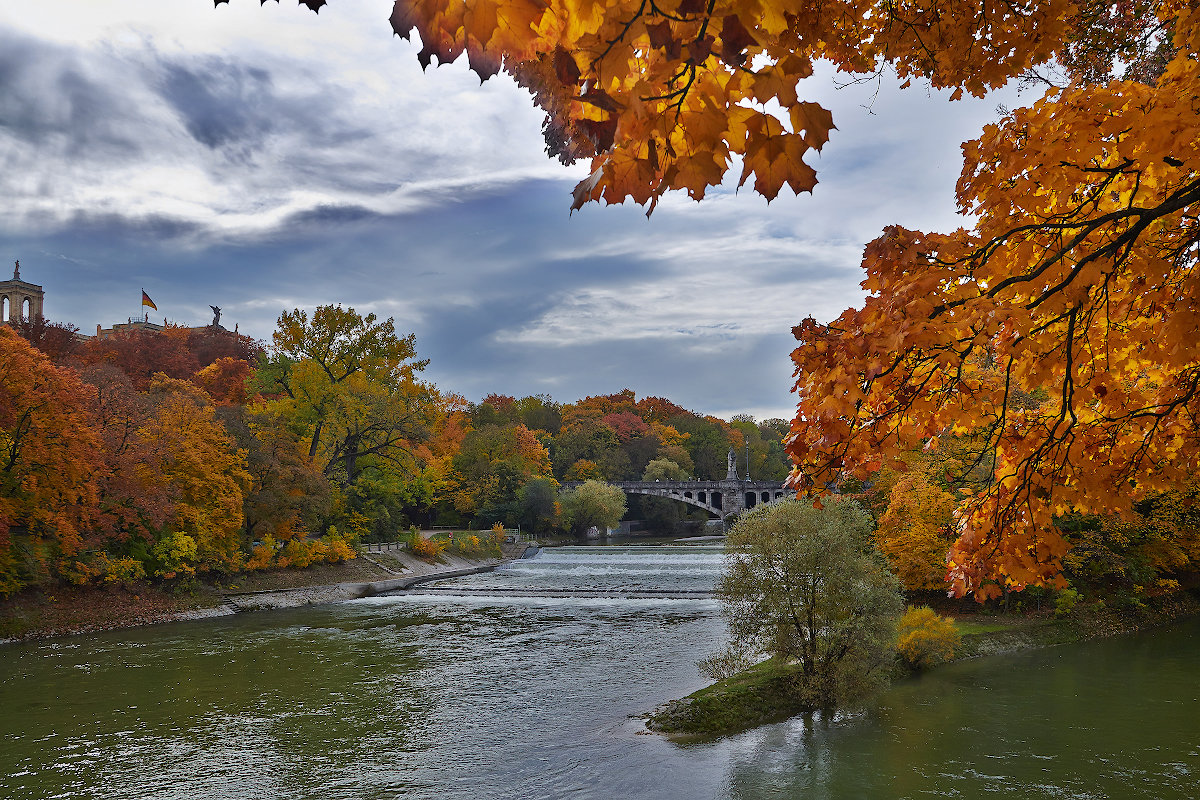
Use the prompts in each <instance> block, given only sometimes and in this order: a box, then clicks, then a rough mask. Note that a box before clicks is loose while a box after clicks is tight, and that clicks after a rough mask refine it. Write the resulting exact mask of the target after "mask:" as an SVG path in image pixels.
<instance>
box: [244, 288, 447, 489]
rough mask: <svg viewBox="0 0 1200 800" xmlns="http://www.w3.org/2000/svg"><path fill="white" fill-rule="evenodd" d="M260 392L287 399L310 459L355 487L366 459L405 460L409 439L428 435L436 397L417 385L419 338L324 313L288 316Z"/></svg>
mask: <svg viewBox="0 0 1200 800" xmlns="http://www.w3.org/2000/svg"><path fill="white" fill-rule="evenodd" d="M272 341H273V345H274V347H273V353H272V354H271V356H270V357H269V358H266V359H264V360H263V362H262V364H261V368H260V369H259V372H258V375H257V376H256V386H257V387H258V388H261V389H263V390H264V391H271V390H274V391H277V392H282V394H283V395H285V396H286V398H287V402H288V403H289V404H290V406H291V408H292V411H293V413H295V414H296V415H297V418H298V419H301V420H303V421H305V422H306V423H307V424H308V426H309V431H310V434H309V445H308V458H309V459H310V460H311V461H313V462H314V463H316V464H318V465H319V466H320V467H321V469H322V471H323V472H324V473H325V474H326V475H329V476H337V477H338V478H339V479H340V480H342V481H345V482H346V483H349V484H353V483H354V482H355V481H356V480H357V479H358V477H359V474H360V472H361V467H362V462H363V459H365V458H367V457H374V458H375V459H379V460H383V461H392V462H397V461H403V460H405V459H407V458H409V457H410V456H411V450H412V447H411V440H412V439H414V438H418V437H424V436H426V435H427V434H428V425H429V424H430V422H431V420H432V417H433V415H434V413H435V406H436V398H435V395H434V393H433V391H432V390H431V389H430V388H429V387H427V386H425V385H424V384H422V383H420V382H419V381H417V379H416V375H417V373H418V372H420V371H421V370H423V369H424V368H425V366H426V364H428V361H422V360H417V359H416V338H415V337H414V336H413V335H412V334H409V335H408V336H404V337H400V336H397V334H396V327H395V321H394V320H392V319H391V318H390V317H389V318H388V319H386V320H383V321H378V319H377V317H376V316H375V315H374V314H367V315H366V316H362V315H360V314H359V313H358V312H356V311H355V310H354V309H353V308H346V309H343V308H342V307H341V306H319V307H318V308H317V309H316V311H315V312H313V314H312V316H311V317H310V316H309V314H308V312H307V311H302V310H300V309H296V310H294V311H285V312H284V313H283V314H282V315H281V316H280V317H279V321H278V327H277V328H276V330H275V332H274V334H273V335H272Z"/></svg>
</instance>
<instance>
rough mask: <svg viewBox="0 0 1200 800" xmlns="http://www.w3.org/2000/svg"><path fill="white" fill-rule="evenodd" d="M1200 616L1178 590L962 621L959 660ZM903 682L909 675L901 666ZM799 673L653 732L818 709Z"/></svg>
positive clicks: (706, 704) (697, 736) (673, 719)
mask: <svg viewBox="0 0 1200 800" xmlns="http://www.w3.org/2000/svg"><path fill="white" fill-rule="evenodd" d="M1197 615H1200V598H1198V597H1197V595H1196V594H1194V593H1190V592H1179V593H1177V594H1175V595H1171V596H1170V597H1168V598H1166V599H1159V600H1158V601H1157V602H1156V603H1155V604H1154V605H1153V606H1146V607H1144V608H1141V609H1136V610H1129V611H1113V610H1110V609H1104V608H1099V609H1097V608H1094V607H1093V608H1087V609H1082V610H1080V612H1079V613H1077V614H1075V615H1072V616H1070V617H1066V618H1056V617H1053V616H1010V615H1001V614H995V615H986V614H975V615H970V616H969V617H961V618H959V619H958V620H957V621H956V622H957V624H958V625H959V629H960V630H961V631H962V642H961V644H960V646H959V647H958V649H957V651H956V652H955V657H954V658H953V659H952V661H963V660H966V659H971V658H982V657H986V656H993V655H1000V654H1003V653H1014V652H1019V651H1023V650H1033V649H1038V648H1043V647H1055V646H1058V645H1064V644H1074V643H1077V642H1082V641H1086V640H1088V639H1098V638H1104V637H1109V636H1119V635H1123V634H1127V633H1133V632H1135V631H1138V630H1145V629H1148V628H1154V627H1158V626H1161V625H1166V624H1168V623H1171V622H1174V621H1175V620H1178V619H1183V618H1185V617H1190V616H1197ZM898 672H899V676H898V679H900V680H903V679H904V678H905V677H907V675H908V673H905V672H904V671H903V670H902V669H900V668H898ZM797 678H798V668H797V667H796V666H795V665H791V664H785V663H783V662H781V661H779V660H777V659H768V660H767V661H764V662H761V663H759V664H756V665H755V666H753V667H751V668H750V669H747V670H744V671H742V672H739V673H738V674H736V675H733V676H732V677H729V678H726V679H724V680H720V681H717V682H716V683H713V684H711V685H709V686H706V687H704V688H703V689H700V690H698V691H696V692H693V693H692V694H690V695H688V696H687V697H684V698H681V699H679V700H671V701H669V702H667V703H664V704H663V705H661V706H659V707H658V708H656V709H655V710H654V711H653V712H651V713H650V714H648V715H646V717H645V722H646V727H647V729H649V730H651V731H654V732H655V733H662V734H665V735H667V736H668V737H669V738H672V739H680V740H707V739H715V738H717V737H720V736H728V735H731V734H735V733H740V732H742V731H745V730H749V729H750V728H755V727H758V726H760V725H766V724H769V723H772V722H780V721H782V720H785V719H787V718H788V717H792V716H795V715H796V714H800V713H803V712H805V711H812V710H814V709H813V708H811V707H807V706H806V705H805V704H804V703H803V701H802V700H801V699H799V698H798V697H797V695H796V693H795V691H794V689H793V687H794V686H795V684H796V681H797Z"/></svg>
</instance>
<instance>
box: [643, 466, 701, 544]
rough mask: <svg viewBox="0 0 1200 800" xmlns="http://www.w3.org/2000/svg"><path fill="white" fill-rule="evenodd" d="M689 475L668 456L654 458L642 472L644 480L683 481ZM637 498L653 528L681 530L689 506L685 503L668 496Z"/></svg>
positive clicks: (648, 523)
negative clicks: (667, 457)
mask: <svg viewBox="0 0 1200 800" xmlns="http://www.w3.org/2000/svg"><path fill="white" fill-rule="evenodd" d="M687 477H688V476H687V473H685V472H684V471H683V468H682V467H680V466H679V465H678V464H676V463H675V462H674V461H671V460H670V459H666V458H656V459H654V460H653V461H651V462H650V463H649V464H647V465H646V471H645V473H643V474H642V480H644V481H681V480H685V479H686V478H687ZM637 500H638V501H639V503H640V505H641V511H642V517H643V518H644V519H645V520H646V524H647V525H648V526H649V528H650V529H651V530H656V531H664V532H666V533H678V532H679V531H680V530H681V528H682V523H683V521H684V520H685V519H686V518H687V512H686V509H687V508H688V507H687V506H685V505H684V504H683V503H681V502H679V501H678V500H671V499H670V498H667V497H653V496H647V495H639V496H638V497H637ZM635 511H636V509H635ZM701 513H703V512H701ZM705 516H707V515H705Z"/></svg>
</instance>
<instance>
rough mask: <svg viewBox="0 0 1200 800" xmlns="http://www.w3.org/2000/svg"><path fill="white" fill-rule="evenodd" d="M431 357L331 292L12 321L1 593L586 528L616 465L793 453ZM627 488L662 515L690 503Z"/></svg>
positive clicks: (770, 437) (1, 394) (677, 526)
mask: <svg viewBox="0 0 1200 800" xmlns="http://www.w3.org/2000/svg"><path fill="white" fill-rule="evenodd" d="M426 364H427V362H426V361H425V360H422V359H419V358H418V357H417V352H416V341H415V337H414V336H413V335H411V334H408V335H403V334H400V333H398V332H397V331H396V327H395V322H394V320H392V319H390V318H389V319H386V320H379V319H377V318H376V316H375V315H373V314H367V315H362V314H359V313H358V312H356V311H355V310H354V309H352V308H342V307H340V306H321V307H318V308H316V309H315V310H312V311H306V310H300V309H297V310H293V311H290V312H285V313H283V314H282V315H281V316H280V317H279V320H278V324H277V327H276V329H275V331H274V332H273V334H272V337H271V341H270V343H263V342H258V341H255V340H254V339H251V338H250V337H247V336H244V335H239V334H236V333H231V332H229V331H226V330H224V329H222V328H219V327H216V326H210V327H207V328H198V329H197V328H185V327H177V326H167V327H165V328H164V329H162V330H152V329H148V328H146V329H131V330H127V331H118V332H116V333H114V334H113V335H112V336H110V337H107V338H103V339H101V338H91V339H88V338H84V337H80V336H78V332H77V330H76V329H74V327H73V326H70V325H66V324H61V323H52V322H48V321H46V320H44V319H40V318H37V319H33V320H17V321H15V322H14V323H13V324H12V325H9V326H0V594H10V593H12V592H14V591H17V590H19V589H21V588H23V587H25V586H28V585H31V584H38V583H44V582H49V581H56V580H66V581H70V582H73V583H88V582H106V581H107V582H113V581H128V580H137V579H142V578H149V579H160V580H179V579H187V578H189V577H191V576H194V575H196V574H202V573H227V572H236V571H240V570H253V569H263V568H268V567H284V566H306V565H308V564H311V563H314V562H320V561H340V560H345V559H348V558H351V557H352V556H353V555H354V549H353V548H354V545H355V544H356V543H357V542H360V541H384V540H393V539H396V538H399V537H401V536H403V535H404V534H405V532H406V531H408V530H409V529H410V528H411V527H414V526H416V527H428V526H434V525H437V526H451V527H472V528H479V529H484V528H491V527H493V525H494V524H495V523H497V522H499V523H501V524H502V525H505V526H509V527H516V526H518V525H521V526H523V527H524V528H525V529H527V530H531V531H533V532H535V533H539V534H541V533H549V532H554V531H561V532H575V533H580V532H582V531H584V530H586V529H587V528H589V527H591V526H593V525H599V526H604V525H615V524H616V522H617V520H619V519H620V518H621V517H622V515H623V514H625V512H626V502H625V498H624V495H623V494H622V493H621V492H620V491H619V490H613V489H611V487H607V486H604V485H603V483H602V482H603V481H614V480H640V479H650V480H653V479H656V478H658V479H671V478H684V477H695V478H699V479H720V478H723V477H725V473H726V455H727V453H728V452H729V451H730V450H731V449H732V450H734V452H735V453H736V454H737V457H738V468H739V472H741V473H742V474H743V475H744V474H745V472H746V470H747V468H748V469H749V470H750V473H751V474H752V475H753V476H754V477H755V478H759V479H774V480H781V479H782V478H783V477H784V476H785V475H786V474H787V471H788V462H787V458H786V456H785V455H784V451H783V443H782V436H783V434H784V432H785V431H786V429H787V425H786V423H785V422H784V421H783V420H768V421H765V422H762V423H757V422H755V421H754V420H753V419H752V418H750V417H748V416H739V417H735V418H733V419H732V420H730V421H726V420H722V419H718V418H716V417H711V416H704V415H700V414H696V413H693V412H691V411H688V410H686V409H684V408H682V407H680V406H678V405H676V404H674V403H672V402H671V401H669V400H666V399H664V398H659V397H645V398H641V399H638V398H637V397H636V395H635V394H634V393H633V392H632V391H629V390H625V391H622V392H618V393H615V394H611V395H603V396H597V397H588V398H585V399H583V400H580V401H578V402H576V403H568V404H562V403H557V402H555V401H554V400H553V399H552V398H550V397H549V396H546V395H537V396H530V397H523V398H515V397H509V396H503V395H496V394H493V395H488V396H487V397H485V398H483V400H481V401H480V402H478V403H469V402H467V401H466V400H465V399H464V398H462V397H460V396H458V395H456V394H454V393H452V392H448V391H444V390H441V389H439V388H438V387H436V386H435V385H433V384H432V383H430V382H428V381H424V380H422V378H421V373H422V371H423V369H424V368H425V366H426ZM562 481H585V483H584V484H583V485H582V486H580V487H578V488H576V489H573V490H571V491H563V490H562V489H561V487H560V482H562ZM633 504H634V505H633V508H632V509H631V513H632V514H634V515H637V516H640V517H642V518H645V519H646V520H647V521H648V524H650V525H652V526H656V527H658V528H659V529H661V530H664V531H667V532H676V531H679V530H682V529H683V526H684V525H685V524H686V523H687V522H688V513H687V512H686V511H684V510H682V509H681V508H680V504H678V503H675V502H673V501H669V500H665V499H662V498H648V497H647V498H640V497H639V498H635V499H634V500H633ZM694 513H695V514H698V515H699V516H700V517H703V512H694Z"/></svg>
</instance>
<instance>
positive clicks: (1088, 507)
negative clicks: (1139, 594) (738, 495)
mask: <svg viewBox="0 0 1200 800" xmlns="http://www.w3.org/2000/svg"><path fill="white" fill-rule="evenodd" d="M1157 14H1158V18H1159V21H1160V22H1161V23H1162V26H1163V27H1164V28H1165V29H1167V30H1173V31H1174V33H1173V35H1172V36H1171V43H1172V45H1173V46H1174V47H1175V48H1177V51H1176V52H1175V53H1174V55H1173V57H1172V58H1171V59H1170V61H1169V62H1168V63H1166V65H1165V69H1163V70H1162V72H1161V76H1160V77H1158V78H1157V80H1156V82H1155V83H1153V84H1147V83H1139V82H1135V81H1130V80H1114V81H1110V82H1107V83H1104V84H1103V85H1097V86H1084V85H1073V86H1070V87H1068V88H1065V89H1062V90H1055V91H1051V92H1049V93H1048V94H1047V95H1046V96H1045V97H1044V98H1043V99H1042V100H1040V101H1039V102H1037V103H1035V104H1034V105H1033V106H1032V107H1030V108H1024V109H1018V110H1015V111H1013V112H1011V113H1008V114H1006V115H1005V116H1004V117H1003V118H1002V119H1001V120H1000V121H999V122H997V123H995V124H992V125H988V126H987V127H986V128H985V129H984V131H983V134H982V136H980V138H979V139H977V140H975V141H972V142H968V143H966V144H965V145H964V155H965V164H964V168H963V172H962V176H961V178H960V180H959V183H958V203H959V207H960V209H961V210H962V211H963V212H967V213H970V214H972V215H974V217H975V219H976V220H977V222H976V224H975V227H974V229H973V230H970V231H967V230H959V231H956V232H954V233H951V234H945V235H943V234H925V233H921V232H918V231H910V230H905V229H902V228H899V227H892V228H888V229H887V230H886V231H885V233H884V235H883V236H882V237H880V238H879V239H877V240H875V241H874V242H872V243H871V244H870V245H868V247H867V249H866V253H865V256H864V261H863V266H864V268H865V269H866V271H867V278H866V280H865V281H864V283H863V286H864V288H865V289H866V290H867V291H868V292H869V296H868V298H867V299H866V301H865V303H864V305H863V308H862V309H860V310H859V309H851V310H849V311H847V312H845V313H844V314H842V316H841V317H840V318H838V319H837V320H836V321H834V322H833V323H832V324H830V325H828V326H824V325H820V324H818V323H817V322H816V321H815V320H811V319H810V320H805V321H804V322H803V323H802V324H801V325H799V326H797V327H796V328H795V331H794V332H795V334H796V337H797V338H798V339H799V340H800V346H799V347H798V348H797V350H796V351H795V353H794V354H793V361H794V363H795V366H796V373H795V374H796V377H797V383H796V391H797V393H798V395H799V403H798V407H799V408H798V413H797V416H796V420H795V422H794V424H793V427H792V433H791V436H790V438H789V441H788V450H789V452H790V453H791V455H792V456H793V458H794V459H795V461H796V463H797V465H798V466H797V469H796V471H795V472H794V474H793V482H794V483H795V485H796V486H797V487H798V488H801V489H809V488H812V489H818V488H820V487H823V486H824V485H825V483H826V482H827V481H829V480H836V479H837V478H839V477H841V476H843V475H846V474H849V475H852V476H854V477H857V478H866V477H867V476H868V475H870V474H871V473H873V472H875V471H876V470H877V469H878V468H879V467H880V466H887V465H893V464H895V463H896V462H897V461H898V460H900V459H902V458H903V456H904V453H905V452H907V451H910V450H913V449H916V448H918V447H920V446H921V445H923V444H924V443H925V442H927V441H929V440H931V438H934V439H935V440H936V437H939V436H943V435H946V434H949V435H951V436H961V435H964V434H967V433H970V434H972V435H977V436H979V438H980V440H981V441H982V442H983V443H984V444H983V447H982V449H983V452H984V455H985V456H986V458H985V459H984V462H983V463H986V464H988V465H989V467H991V468H992V469H991V472H992V474H991V475H990V476H989V480H987V481H986V482H985V485H984V487H983V491H981V492H979V493H978V494H976V495H974V496H972V497H970V498H968V499H966V500H964V501H963V502H962V507H961V508H960V511H959V514H960V520H961V527H960V536H959V538H958V540H957V542H956V543H955V545H954V546H953V547H952V549H951V551H950V556H949V563H948V566H949V578H950V582H951V587H952V590H953V591H954V592H955V593H956V594H958V595H963V594H966V593H971V592H973V593H974V594H975V596H976V597H977V598H978V599H981V600H982V599H986V598H988V597H996V596H999V595H1000V594H1001V593H1002V592H1004V591H1005V590H1020V589H1022V588H1024V587H1025V586H1027V585H1051V586H1054V587H1059V588H1061V587H1063V586H1065V582H1064V581H1063V579H1062V576H1061V571H1062V568H1063V558H1064V556H1065V555H1066V553H1067V551H1068V549H1069V545H1068V542H1067V540H1066V539H1064V537H1063V536H1062V534H1061V532H1060V531H1058V530H1057V529H1056V527H1055V526H1054V520H1055V518H1056V517H1060V516H1063V515H1065V514H1068V513H1070V512H1073V511H1074V512H1080V513H1087V514H1119V515H1125V516H1127V515H1129V514H1130V512H1131V508H1132V504H1133V503H1134V502H1136V501H1140V500H1142V499H1144V498H1147V497H1150V496H1153V495H1155V494H1159V493H1163V492H1169V491H1171V490H1172V489H1174V488H1175V487H1178V486H1180V485H1182V484H1183V483H1184V482H1185V481H1186V480H1187V479H1188V478H1189V477H1190V476H1192V475H1195V474H1196V473H1197V471H1200V433H1198V432H1197V428H1196V425H1195V419H1196V417H1197V415H1200V306H1198V304H1197V298H1198V297H1200V269H1198V267H1197V259H1196V243H1197V239H1198V233H1197V230H1198V229H1197V223H1196V209H1197V208H1198V207H1200V107H1197V105H1196V104H1195V103H1194V102H1193V99H1192V98H1195V97H1197V96H1200V5H1197V4H1196V3H1195V2H1163V3H1160V4H1159V5H1158V6H1157ZM1110 63H1111V60H1110ZM1039 392H1041V393H1043V396H1046V397H1047V398H1048V399H1047V402H1045V403H1044V404H1041V405H1039V406H1037V407H1030V406H1029V405H1028V404H1026V403H1024V402H1023V400H1022V398H1024V397H1028V396H1031V395H1034V394H1036V393H1039Z"/></svg>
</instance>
